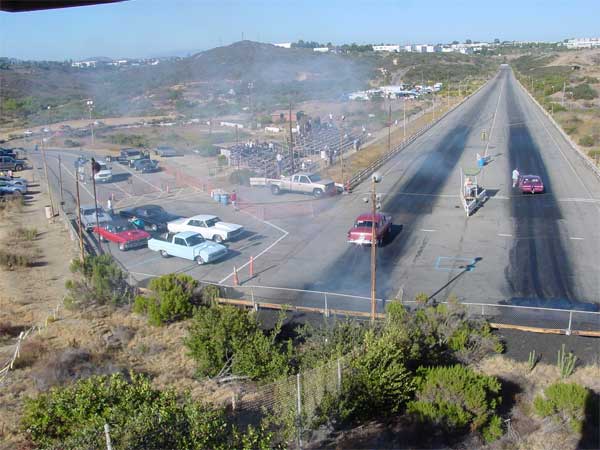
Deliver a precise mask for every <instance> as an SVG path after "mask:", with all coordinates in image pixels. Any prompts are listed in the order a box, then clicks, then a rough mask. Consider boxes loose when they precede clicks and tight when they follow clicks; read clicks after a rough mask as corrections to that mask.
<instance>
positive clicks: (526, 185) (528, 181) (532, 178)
mask: <svg viewBox="0 0 600 450" xmlns="http://www.w3.org/2000/svg"><path fill="white" fill-rule="evenodd" d="M519 189H520V190H521V192H522V193H523V194H529V193H531V194H536V193H542V192H544V183H543V182H542V179H541V178H540V177H539V176H538V175H523V176H521V177H520V178H519Z"/></svg>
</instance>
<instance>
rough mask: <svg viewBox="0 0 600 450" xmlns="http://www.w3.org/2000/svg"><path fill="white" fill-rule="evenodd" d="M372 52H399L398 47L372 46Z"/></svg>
mask: <svg viewBox="0 0 600 450" xmlns="http://www.w3.org/2000/svg"><path fill="white" fill-rule="evenodd" d="M373 51H375V52H396V53H397V52H399V51H400V45H374V46H373Z"/></svg>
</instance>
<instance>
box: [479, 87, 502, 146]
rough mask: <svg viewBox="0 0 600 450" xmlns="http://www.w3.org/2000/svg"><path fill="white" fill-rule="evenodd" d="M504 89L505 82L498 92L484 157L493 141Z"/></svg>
mask: <svg viewBox="0 0 600 450" xmlns="http://www.w3.org/2000/svg"><path fill="white" fill-rule="evenodd" d="M503 89H504V83H502V85H501V86H500V93H499V94H498V101H497V102H496V109H495V110H494V118H493V119H492V126H491V128H490V135H489V136H488V140H487V144H486V145H485V150H484V152H483V157H484V158H485V157H486V156H487V154H488V149H489V148H490V142H492V135H493V134H494V125H495V124H496V117H497V116H498V108H499V106H500V99H501V98H502V90H503Z"/></svg>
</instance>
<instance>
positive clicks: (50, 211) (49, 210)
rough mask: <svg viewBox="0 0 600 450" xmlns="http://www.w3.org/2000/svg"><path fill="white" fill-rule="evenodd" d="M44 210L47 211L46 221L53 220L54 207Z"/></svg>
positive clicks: (46, 207)
mask: <svg viewBox="0 0 600 450" xmlns="http://www.w3.org/2000/svg"><path fill="white" fill-rule="evenodd" d="M44 210H45V211H46V219H48V220H50V219H52V207H50V206H45V207H44Z"/></svg>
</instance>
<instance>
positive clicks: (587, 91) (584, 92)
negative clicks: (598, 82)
mask: <svg viewBox="0 0 600 450" xmlns="http://www.w3.org/2000/svg"><path fill="white" fill-rule="evenodd" d="M596 97H598V93H597V92H596V91H595V90H594V89H592V87H591V86H590V85H589V84H587V83H583V84H579V85H577V86H575V87H574V88H573V98H574V99H575V100H592V99H595V98H596Z"/></svg>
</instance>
